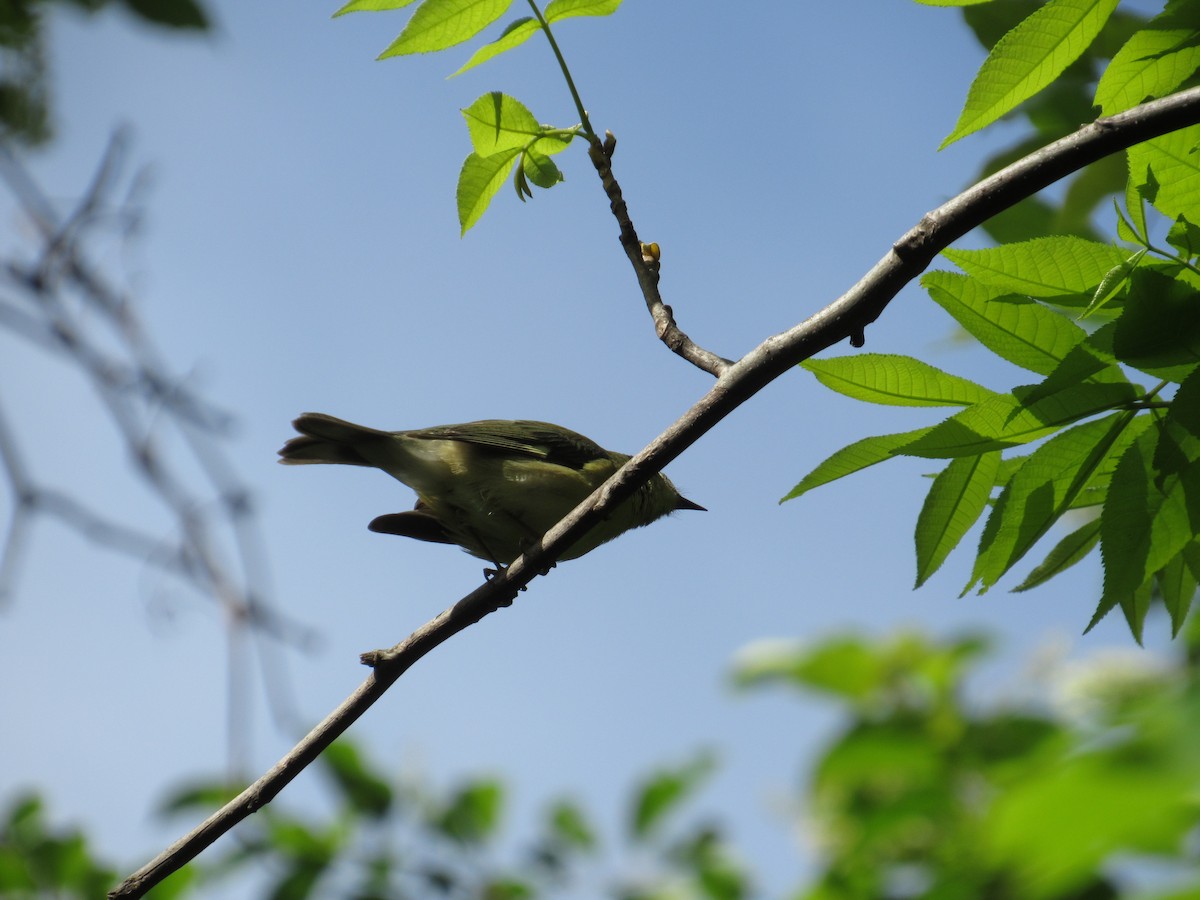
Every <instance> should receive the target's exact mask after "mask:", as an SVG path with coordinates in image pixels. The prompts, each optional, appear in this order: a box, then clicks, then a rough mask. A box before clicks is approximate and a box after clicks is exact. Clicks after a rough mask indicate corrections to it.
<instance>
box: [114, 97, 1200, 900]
mask: <svg viewBox="0 0 1200 900" xmlns="http://www.w3.org/2000/svg"><path fill="white" fill-rule="evenodd" d="M1198 122H1200V88H1195V89H1192V90H1189V91H1183V92H1181V93H1178V94H1175V95H1173V96H1171V97H1167V98H1165V99H1162V100H1156V101H1153V102H1151V103H1146V104H1143V105H1142V106H1139V107H1135V108H1134V109H1131V110H1129V111H1127V112H1124V113H1121V114H1119V115H1116V116H1112V117H1110V118H1106V119H1100V120H1098V121H1096V122H1094V123H1092V124H1091V125H1087V126H1085V127H1083V128H1081V129H1079V130H1078V131H1077V132H1075V133H1074V134H1072V135H1070V136H1069V137H1066V138H1063V139H1062V140H1060V141H1056V142H1055V143H1053V144H1051V145H1049V146H1048V147H1045V148H1043V149H1042V150H1039V151H1037V152H1036V153H1033V154H1031V155H1030V156H1027V157H1025V158H1024V159H1022V160H1020V161H1018V162H1016V163H1014V164H1013V165H1011V166H1009V167H1008V168H1006V169H1004V170H1002V171H1000V172H998V173H996V174H995V175H993V176H991V177H990V178H987V179H985V180H984V181H981V182H980V183H978V184H977V185H975V186H974V187H972V188H970V189H968V190H967V191H965V192H963V193H962V194H959V195H958V196H957V197H955V198H954V199H952V200H950V201H949V202H948V203H945V204H943V205H942V206H940V207H938V208H937V209H936V210H934V211H932V212H930V213H929V214H927V215H926V216H924V217H923V218H922V219H921V221H920V222H919V223H918V224H917V225H916V227H914V228H913V229H911V230H910V231H908V232H907V233H906V234H904V235H903V236H902V237H901V238H900V239H899V240H898V241H897V242H896V243H895V244H894V245H893V247H892V249H891V250H890V251H889V252H888V253H887V255H886V256H884V257H883V259H881V260H880V261H879V262H878V263H877V264H876V265H875V266H874V267H873V268H872V269H871V270H870V271H869V272H868V273H867V274H866V275H865V276H864V277H863V278H862V279H861V280H860V281H859V282H858V283H857V284H855V285H854V286H853V287H852V288H851V289H850V290H849V291H847V292H846V293H845V294H843V295H842V296H841V297H840V298H838V299H837V300H836V301H834V302H833V303H831V304H830V305H829V306H827V307H826V308H825V309H823V310H821V311H820V312H818V313H816V314H815V315H813V316H811V317H810V318H808V319H806V320H805V321H804V322H801V323H800V324H798V325H796V326H794V327H793V328H791V329H789V330H788V331H786V332H783V333H782V334H778V335H775V336H774V337H770V338H768V339H767V340H765V341H763V343H761V344H760V345H759V346H758V347H756V348H755V349H754V350H752V351H751V352H750V353H748V354H746V356H744V357H742V359H740V360H739V361H738V362H736V363H734V364H732V365H729V366H727V367H725V368H723V369H722V370H721V374H720V377H718V379H717V382H716V383H715V384H714V385H713V386H712V388H710V389H709V391H708V392H707V393H706V394H705V395H704V396H703V397H702V398H701V399H700V400H699V401H698V402H697V403H696V404H695V405H694V406H693V407H692V408H691V409H689V410H688V411H687V412H686V413H685V414H684V415H683V416H682V417H680V418H679V419H678V420H676V422H675V423H674V424H672V425H671V426H670V427H669V428H668V429H667V430H666V431H664V432H663V433H662V434H661V435H659V436H658V437H657V438H655V439H654V441H652V442H651V443H650V444H649V445H648V446H647V447H645V448H644V449H643V450H642V451H641V452H640V453H638V454H637V455H636V456H634V457H633V458H632V459H630V460H629V462H628V463H626V464H625V465H624V466H623V467H622V468H621V470H620V471H619V472H617V473H616V474H615V475H613V477H612V478H610V479H609V480H608V481H606V482H605V483H604V484H603V485H601V486H600V487H599V488H597V489H596V491H595V492H594V493H593V494H592V495H591V496H590V497H589V498H588V499H587V500H585V501H584V502H583V503H581V504H579V506H577V507H576V508H575V509H574V510H573V511H572V512H571V513H570V514H569V515H568V516H566V517H565V518H564V519H563V520H562V521H561V522H559V523H558V524H557V525H555V526H554V528H552V529H551V530H550V531H549V532H547V534H546V535H545V536H544V537H543V538H542V539H541V541H539V542H538V544H537V546H536V547H534V548H533V549H532V550H530V551H529V552H528V553H526V554H525V555H523V556H521V557H519V558H518V559H516V560H515V561H514V562H513V563H512V565H510V566H509V567H508V568H507V569H506V570H504V571H503V572H501V573H500V574H498V575H497V576H496V577H495V578H494V579H492V580H491V581H489V582H487V583H485V584H483V585H482V586H480V587H479V588H477V589H476V590H474V591H473V592H471V593H470V594H468V595H467V596H466V597H463V598H462V599H461V600H459V601H458V603H456V604H455V605H454V606H452V607H451V608H450V609H448V610H446V611H445V612H443V613H442V614H441V615H439V616H438V617H437V618H435V619H433V620H431V621H430V622H428V623H426V624H425V625H424V626H422V627H421V628H420V629H418V630H417V631H415V632H413V633H412V634H411V635H410V636H409V637H408V638H407V639H405V640H404V641H403V642H401V643H400V644H397V645H396V646H395V647H392V648H390V649H388V650H376V651H373V652H371V653H366V654H363V662H364V663H366V664H368V665H371V666H373V667H374V670H373V671H372V673H371V675H370V676H369V677H368V678H367V680H366V681H365V682H363V684H362V685H361V686H360V687H359V688H358V690H357V691H355V693H354V694H352V695H351V696H350V697H348V698H347V699H346V700H345V701H344V702H343V703H342V704H341V706H339V707H338V708H337V709H336V710H334V711H333V712H332V713H330V714H329V716H328V717H326V719H325V720H324V721H323V722H321V724H320V725H318V726H317V727H316V728H315V729H313V730H312V732H310V733H309V734H308V735H307V736H306V737H305V738H304V739H303V740H301V741H300V743H298V744H297V745H296V746H295V747H294V748H293V749H292V750H291V751H290V752H289V753H288V754H287V755H286V756H285V757H284V758H283V759H281V760H280V761H279V762H278V763H277V764H276V765H275V766H274V767H273V768H272V769H271V770H270V771H269V772H267V773H266V774H264V775H263V776H262V777H261V778H259V779H258V780H257V781H256V782H254V784H252V785H250V787H248V788H246V790H245V791H243V792H242V793H241V794H240V795H239V796H238V797H237V798H235V799H234V800H232V801H231V802H230V803H228V804H227V805H226V806H225V807H224V808H222V809H221V810H219V811H218V812H216V813H214V814H213V815H212V816H210V817H209V818H208V819H207V820H206V821H205V822H203V823H202V824H201V825H199V826H198V827H197V828H196V829H195V830H193V831H192V832H191V833H189V834H188V835H186V836H185V837H183V838H182V839H180V840H179V841H178V842H176V843H175V844H173V845H172V846H171V847H169V848H168V849H167V850H165V851H164V852H163V853H162V854H160V855H159V856H158V857H156V858H155V859H154V860H152V861H151V862H149V863H147V864H146V865H145V866H144V867H143V868H141V869H139V870H138V871H137V872H135V873H134V874H132V875H131V876H129V878H128V879H126V880H125V881H124V882H123V883H122V884H121V885H119V886H118V887H117V888H116V889H115V890H114V891H113V892H112V893H110V894H109V897H110V898H123V897H140V896H143V895H144V894H145V893H146V891H148V890H150V888H152V887H153V886H154V885H155V884H157V883H159V882H160V881H161V880H162V879H163V878H165V877H166V876H167V875H169V874H170V873H171V872H174V871H176V870H177V869H179V868H180V867H182V866H183V865H184V864H186V863H187V862H189V861H190V860H192V859H194V858H195V857H196V856H197V855H198V854H199V853H200V851H201V850H203V849H204V848H205V847H207V846H208V845H210V844H211V843H213V842H214V841H215V840H216V839H217V838H218V837H219V836H220V835H221V834H223V833H224V832H225V831H228V830H229V829H230V828H232V827H233V825H235V824H236V823H237V822H239V821H241V820H242V819H244V818H246V817H247V816H249V815H250V814H251V813H253V812H254V811H255V810H257V809H259V808H260V807H261V806H262V805H264V804H265V803H268V802H270V800H271V799H273V798H274V797H275V796H276V795H277V794H278V793H279V791H280V790H282V789H283V787H284V786H285V785H287V783H288V782H290V781H291V780H292V779H293V778H295V777H296V775H297V774H298V773H299V772H300V771H301V770H302V769H303V768H304V767H305V766H306V765H307V764H308V763H309V762H311V761H312V760H314V759H315V758H316V757H317V756H318V755H319V754H320V752H321V751H322V750H323V749H324V748H325V747H327V746H328V745H329V744H330V743H332V742H333V740H334V739H336V738H337V737H338V736H339V735H341V734H342V733H343V732H345V731H346V729H347V728H349V727H350V725H351V724H352V723H353V722H355V721H356V720H357V719H358V717H359V716H361V715H362V714H363V713H364V712H366V710H367V708H368V707H370V706H371V704H373V703H374V702H375V700H377V699H378V698H379V697H380V696H382V694H383V693H384V691H386V690H387V688H388V687H389V686H390V685H391V684H392V683H394V682H395V681H396V680H397V679H398V678H399V677H400V676H401V675H403V674H404V672H405V671H407V670H408V669H409V668H410V667H411V666H412V665H413V664H414V663H415V662H416V661H417V660H419V659H420V658H421V657H422V656H424V655H425V654H426V653H428V652H429V651H430V650H432V649H433V648H434V647H436V646H438V645H439V644H440V643H442V642H443V641H445V640H447V639H448V638H450V637H451V636H453V635H455V634H457V633H458V632H459V631H462V630H463V629H464V628H466V627H468V626H469V625H471V624H474V623H475V622H478V621H479V620H480V619H482V618H483V617H484V616H486V615H488V614H489V613H492V612H495V611H496V610H497V609H499V608H501V607H503V606H508V605H509V604H511V603H512V601H513V599H514V598H515V597H516V595H517V592H518V591H519V590H520V589H522V588H523V587H524V586H525V585H527V584H529V582H531V581H532V580H533V579H534V578H535V577H536V576H537V575H538V574H541V573H546V572H548V570H549V568H550V567H551V566H552V565H553V563H554V560H556V559H557V558H558V557H559V556H560V555H561V554H562V553H563V552H565V551H566V550H567V549H568V548H569V547H570V546H571V544H572V543H574V542H575V541H576V540H578V539H579V538H580V537H581V536H582V535H583V534H584V533H585V532H586V531H587V530H588V529H590V528H591V527H592V526H593V525H594V524H596V523H597V522H598V521H599V520H600V519H601V517H603V516H604V515H605V514H606V513H607V511H608V510H610V509H612V508H613V507H614V506H616V504H618V503H620V502H621V501H622V500H624V499H625V498H626V497H628V496H630V495H631V494H632V493H633V492H634V491H635V490H636V489H637V488H638V486H640V485H641V484H643V483H645V482H646V480H647V479H649V478H650V477H651V476H652V475H653V474H654V473H656V472H658V471H660V470H662V469H663V468H664V467H665V466H666V465H667V464H668V463H669V462H671V460H673V459H675V458H676V457H677V456H679V455H680V454H681V453H682V452H683V451H684V450H686V449H687V448H688V447H690V446H691V445H692V444H694V443H695V442H696V441H697V440H698V439H699V438H700V437H701V436H702V435H704V434H705V433H706V432H707V431H708V430H709V429H711V428H712V427H713V426H714V425H716V424H717V423H718V422H720V421H721V419H723V418H724V417H725V416H727V415H728V414H729V413H731V412H732V411H733V410H735V409H736V408H737V407H738V406H740V405H741V404H743V403H745V402H746V401H747V400H748V399H750V398H751V397H752V396H754V395H755V394H756V393H758V391H760V390H761V389H762V388H763V387H765V386H766V385H768V384H770V383H771V382H772V381H773V380H775V379H776V378H778V377H779V376H780V375H781V374H783V373H784V372H786V371H787V370H788V369H790V368H791V367H792V366H794V365H796V364H797V363H799V362H801V361H803V360H805V359H807V358H809V357H810V356H812V355H813V354H815V353H817V352H819V351H820V350H823V349H825V348H826V347H829V346H832V345H833V344H836V343H838V342H839V341H842V340H844V339H846V338H848V337H853V336H856V335H861V333H862V332H863V330H864V329H865V328H866V326H867V325H869V324H870V323H872V322H874V321H875V319H876V318H878V317H879V315H880V313H882V312H883V310H884V308H885V307H886V306H887V304H888V303H889V302H891V300H892V299H893V298H894V297H895V296H896V294H897V293H898V292H899V291H900V289H901V288H902V287H904V285H906V284H907V283H908V282H909V281H911V280H912V279H913V278H915V277H916V276H918V275H919V274H920V273H921V272H922V271H924V269H925V268H926V267H927V266H928V265H929V263H930V262H931V261H932V260H933V257H934V256H935V255H936V254H937V253H939V252H940V251H941V250H943V249H945V248H946V247H948V246H949V245H950V244H951V243H953V242H954V241H956V240H958V239H959V238H960V237H962V236H963V235H965V234H966V233H967V232H969V231H970V230H971V229H973V228H975V227H976V226H978V225H979V224H980V223H982V222H983V221H984V220H986V219H987V218H988V217H990V216H993V215H995V214H996V213H998V212H1000V211H1001V210H1004V209H1007V208H1008V207H1010V206H1012V205H1014V204H1015V203H1017V202H1018V201H1020V200H1023V199H1025V198H1026V197H1029V196H1031V195H1033V194H1035V193H1037V191H1039V190H1041V189H1042V188H1044V187H1046V186H1047V185H1049V184H1052V183H1053V182H1054V181H1056V180H1057V179H1059V178H1062V177H1064V176H1065V175H1068V174H1070V173H1071V172H1074V171H1076V170H1078V169H1080V168H1082V167H1084V166H1086V165H1088V164H1089V163H1092V162H1095V161H1096V160H1098V159H1101V158H1102V157H1104V156H1106V155H1108V154H1111V153H1116V152H1118V151H1120V150H1124V149H1126V148H1127V147H1130V146H1132V145H1133V144H1137V143H1140V142H1141V141H1145V140H1149V139H1151V138H1154V137H1158V136H1159V135H1163V134H1167V133H1168V132H1171V131H1175V130H1177V129H1179V128H1183V127H1185V126H1187V125H1193V124H1196V123H1198ZM622 241H623V243H624V237H623V238H622ZM635 268H636V266H635Z"/></svg>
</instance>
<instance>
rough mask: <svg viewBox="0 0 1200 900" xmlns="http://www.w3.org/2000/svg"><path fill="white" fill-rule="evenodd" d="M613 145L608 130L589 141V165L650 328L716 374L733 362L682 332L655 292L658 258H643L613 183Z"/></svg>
mask: <svg viewBox="0 0 1200 900" xmlns="http://www.w3.org/2000/svg"><path fill="white" fill-rule="evenodd" d="M615 146H616V139H615V138H613V137H612V133H611V132H609V133H608V135H607V141H606V143H603V144H602V143H601V142H600V141H598V140H593V141H592V142H591V143H590V145H589V146H588V157H589V158H590V159H591V160H592V165H594V166H595V167H596V173H597V174H598V175H599V176H600V183H601V184H602V185H603V186H604V193H605V194H607V195H608V205H609V208H610V209H611V210H612V214H613V216H615V217H616V220H617V224H618V225H619V226H620V228H621V235H620V241H621V247H622V249H624V251H625V255H626V256H628V257H629V263H630V265H632V266H633V271H634V273H635V274H636V275H637V280H638V287H640V288H641V290H642V296H643V297H644V298H645V299H646V309H648V310H649V311H650V316H651V317H652V318H653V319H654V331H655V333H656V334H658V339H659V340H660V341H662V342H663V343H664V344H666V345H667V346H668V347H669V348H671V350H672V352H674V353H677V354H678V355H679V356H682V357H683V358H684V359H686V360H687V361H688V362H690V363H691V364H692V365H694V366H697V367H698V368H701V369H703V370H704V371H705V372H708V373H709V374H710V375H716V376H718V377H719V376H720V375H721V373H723V372H724V371H725V370H726V369H728V368H729V367H730V366H731V365H733V362H732V361H731V360H728V359H725V357H723V356H718V355H717V354H715V353H713V352H712V351H711V350H705V349H704V348H703V347H701V346H700V345H699V344H697V343H695V342H694V341H693V340H692V339H691V338H689V337H688V336H687V335H686V334H684V333H683V331H682V330H681V329H680V328H679V326H678V325H676V324H675V314H674V313H673V312H672V310H671V307H669V306H667V305H666V304H665V303H663V300H662V295H661V294H659V292H658V262H657V260H655V261H654V264H653V265H651V263H649V262H647V261H646V258H645V256H644V254H643V252H642V243H641V241H640V240H638V235H637V229H635V228H634V227H633V220H632V219H631V218H630V217H629V207H628V206H627V205H626V203H625V197H624V196H623V195H622V193H621V186H620V185H619V184H617V179H616V177H615V176H614V175H613V171H612V151H613V148H614V147H615Z"/></svg>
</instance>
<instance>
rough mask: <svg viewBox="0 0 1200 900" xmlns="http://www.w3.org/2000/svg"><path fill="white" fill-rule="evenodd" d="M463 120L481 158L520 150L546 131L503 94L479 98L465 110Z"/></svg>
mask: <svg viewBox="0 0 1200 900" xmlns="http://www.w3.org/2000/svg"><path fill="white" fill-rule="evenodd" d="M462 117H463V120H464V121H465V122H466V123H467V130H468V131H469V132H470V134H471V146H472V147H474V148H475V152H476V153H477V154H479V155H480V156H492V155H493V154H496V153H501V152H503V151H505V150H520V149H522V148H524V147H525V146H526V145H528V144H529V143H530V142H531V141H533V140H534V138H536V137H537V136H538V135H540V134H541V133H542V130H543V129H542V126H541V125H540V124H538V120H537V119H536V118H535V117H534V115H533V113H531V112H530V111H529V109H528V108H527V107H526V106H525V104H523V103H522V102H521V101H520V100H517V99H516V98H515V97H510V96H508V95H507V94H502V93H500V92H499V91H492V92H491V93H489V94H484V95H483V96H482V97H479V98H478V99H477V100H476V101H475V102H474V103H472V104H471V105H470V106H468V107H467V108H466V109H464V110H462Z"/></svg>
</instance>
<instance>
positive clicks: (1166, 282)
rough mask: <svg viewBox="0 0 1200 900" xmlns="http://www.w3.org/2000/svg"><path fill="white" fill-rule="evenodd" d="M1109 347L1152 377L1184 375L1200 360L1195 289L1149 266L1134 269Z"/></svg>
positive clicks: (1197, 293)
mask: <svg viewBox="0 0 1200 900" xmlns="http://www.w3.org/2000/svg"><path fill="white" fill-rule="evenodd" d="M1113 352H1114V353H1115V354H1116V356H1117V358H1118V359H1120V360H1121V361H1122V362H1124V363H1128V364H1129V365H1131V366H1134V367H1136V368H1138V369H1141V370H1142V371H1143V372H1148V373H1150V374H1152V375H1154V376H1155V377H1158V378H1164V379H1166V380H1168V381H1181V380H1183V379H1184V378H1186V377H1187V376H1188V374H1189V373H1191V372H1192V371H1193V369H1195V367H1196V365H1197V363H1200V291H1197V290H1196V289H1195V288H1193V287H1191V286H1190V285H1189V284H1187V283H1186V282H1184V281H1182V280H1180V279H1177V278H1168V277H1167V276H1165V275H1163V274H1161V273H1159V272H1156V271H1153V270H1150V269H1139V270H1137V271H1136V272H1134V273H1133V276H1132V277H1131V279H1130V284H1129V296H1128V298H1127V299H1126V301H1125V312H1124V314H1123V315H1122V316H1121V318H1120V319H1118V320H1117V321H1116V327H1115V331H1114V332H1113Z"/></svg>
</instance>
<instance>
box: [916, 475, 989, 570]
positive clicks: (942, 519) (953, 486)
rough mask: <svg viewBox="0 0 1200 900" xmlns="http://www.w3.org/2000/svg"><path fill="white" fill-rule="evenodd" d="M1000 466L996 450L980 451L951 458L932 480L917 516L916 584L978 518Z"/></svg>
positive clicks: (933, 567) (934, 568) (939, 563)
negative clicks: (975, 454)
mask: <svg viewBox="0 0 1200 900" xmlns="http://www.w3.org/2000/svg"><path fill="white" fill-rule="evenodd" d="M999 470H1000V454H999V453H981V454H980V455H978V456H963V457H959V458H958V459H954V460H951V461H950V464H949V465H947V466H946V468H945V469H943V470H942V471H941V472H940V473H939V474H938V476H937V478H935V479H934V480H933V484H932V486H931V487H930V488H929V495H928V496H927V497H926V498H925V503H924V505H923V506H922V507H921V513H920V515H919V516H918V517H917V531H916V544H917V583H916V587H920V586H921V585H922V584H924V583H925V581H926V580H927V579H928V578H929V576H930V575H932V574H933V573H934V572H936V571H937V570H938V569H939V568H940V567H941V565H942V563H943V562H945V561H946V557H947V556H949V555H950V551H951V550H953V549H954V548H955V547H957V546H958V542H959V541H960V540H962V537H963V535H964V534H966V533H967V531H969V530H970V528H971V526H972V525H974V524H975V522H976V521H977V520H978V519H979V516H980V514H982V513H983V511H984V509H985V508H986V507H987V503H988V498H989V497H990V496H991V493H992V487H993V485H994V484H995V483H996V475H997V473H998V472H999Z"/></svg>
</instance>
